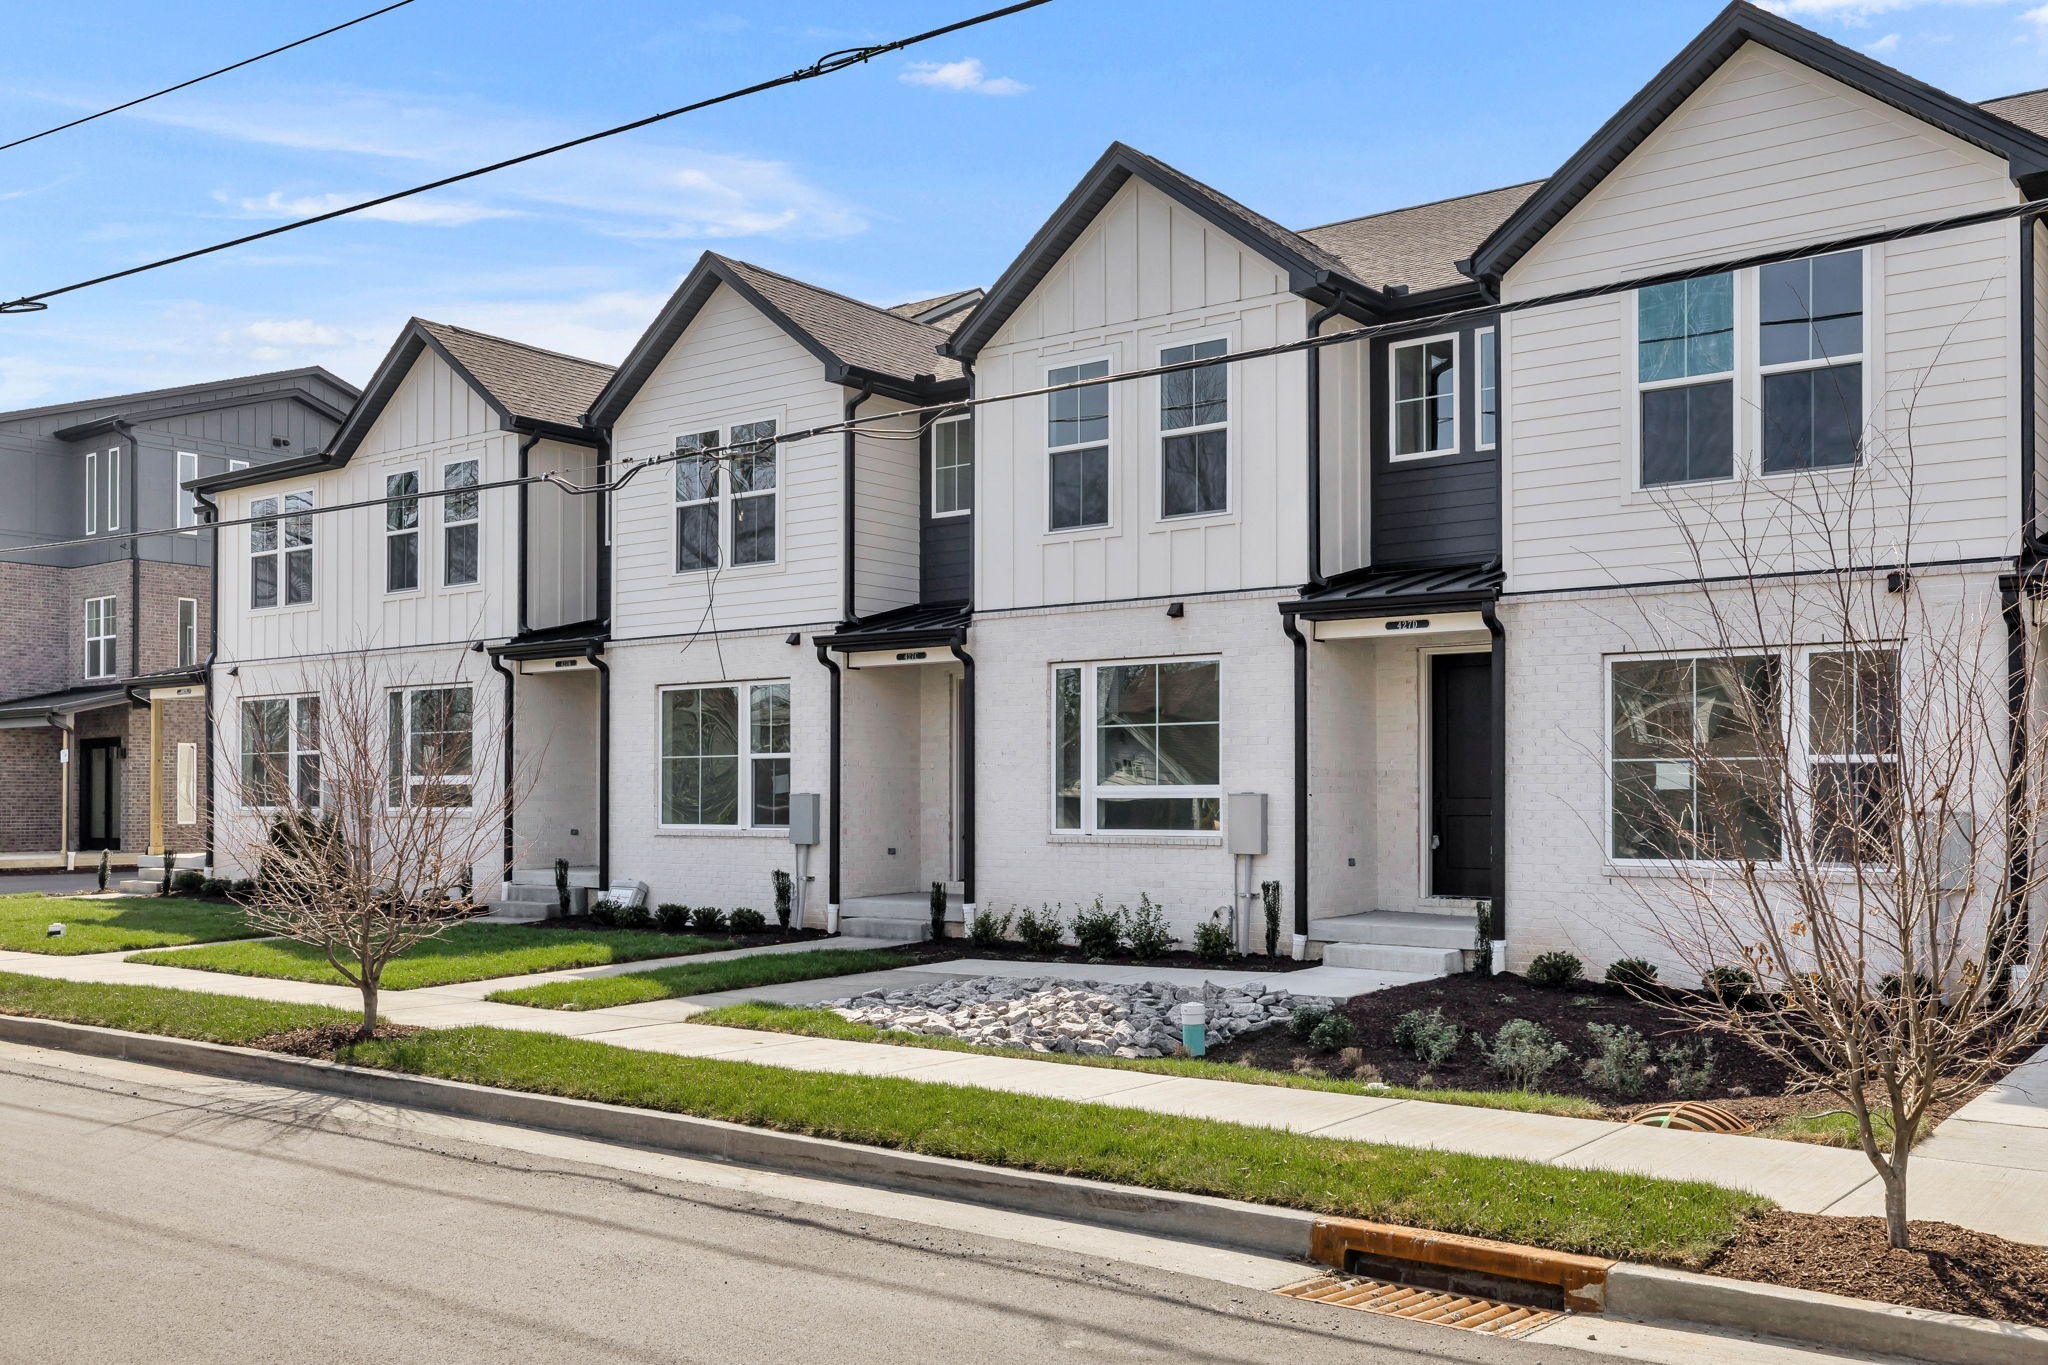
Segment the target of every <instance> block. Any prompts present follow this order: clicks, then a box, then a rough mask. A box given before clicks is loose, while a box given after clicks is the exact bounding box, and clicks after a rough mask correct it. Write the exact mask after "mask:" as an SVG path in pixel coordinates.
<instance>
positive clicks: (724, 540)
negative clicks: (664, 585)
mask: <svg viewBox="0 0 2048 1365" xmlns="http://www.w3.org/2000/svg"><path fill="white" fill-rule="evenodd" d="M754 422H773V423H774V424H775V434H776V436H777V437H778V438H779V437H781V436H783V435H785V434H786V433H787V432H788V431H789V422H788V418H787V414H786V412H785V411H784V410H783V409H781V408H771V409H766V410H760V411H756V412H754V413H753V414H752V415H749V416H739V417H728V418H720V419H716V420H712V419H706V420H704V421H688V422H678V423H675V424H674V430H675V435H673V436H671V437H670V438H669V444H668V452H667V453H669V454H671V455H673V454H674V453H675V450H676V444H675V443H676V442H677V441H678V440H680V439H682V438H683V437H684V436H694V435H699V434H703V433H707V432H710V431H713V430H716V431H717V432H718V439H719V442H720V445H719V449H720V450H721V451H722V452H723V453H722V454H721V455H720V456H719V457H718V496H717V497H715V498H710V499H703V498H700V499H696V500H694V501H692V502H688V503H685V502H683V501H681V500H680V499H678V498H677V497H676V480H675V473H674V471H673V470H671V471H670V472H669V475H668V502H667V504H666V506H667V511H668V576H669V577H670V578H672V579H698V580H703V579H709V578H711V577H712V576H714V575H715V576H717V577H720V578H723V577H726V576H727V575H730V574H748V573H772V572H776V571H778V570H780V569H782V568H783V567H784V564H783V561H784V558H785V555H786V553H787V549H786V545H785V542H784V536H785V535H786V534H787V532H788V527H789V515H788V513H789V500H788V496H787V495H788V493H789V452H790V450H791V448H792V446H793V445H794V443H793V442H788V441H784V442H782V443H781V444H779V445H777V446H776V447H775V488H774V490H773V491H772V492H771V493H767V494H760V493H748V494H743V495H741V496H744V497H749V498H753V497H773V498H774V499H775V500H776V503H775V557H774V558H773V559H763V560H757V561H756V562H754V563H752V564H735V563H733V544H732V540H733V537H732V516H733V505H734V503H735V502H736V501H737V499H736V498H735V497H734V495H733V491H732V469H731V467H730V461H731V457H732V449H731V447H732V431H733V428H734V427H740V426H747V425H749V424H751V423H754ZM606 497H607V500H609V497H610V495H609V494H607V495H606ZM707 501H708V502H709V503H711V504H712V505H713V506H715V507H716V508H717V509H718V516H717V522H718V563H716V564H714V565H713V566H712V567H710V568H708V569H679V568H677V567H676V562H677V561H678V560H679V559H680V558H681V557H682V549H683V543H682V523H681V520H680V519H679V518H678V517H677V516H676V509H677V508H679V507H700V506H703V505H704V504H705V503H706V502H707ZM607 505H609V501H608V502H607ZM606 531H607V540H606V543H607V544H610V543H611V542H610V539H609V531H610V522H609V519H607V521H606Z"/></svg>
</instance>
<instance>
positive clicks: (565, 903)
mask: <svg viewBox="0 0 2048 1365" xmlns="http://www.w3.org/2000/svg"><path fill="white" fill-rule="evenodd" d="M555 913H556V914H558V915H560V916H561V917H562V918H563V919H567V918H568V917H569V860H568V859H567V858H557V859H555Z"/></svg>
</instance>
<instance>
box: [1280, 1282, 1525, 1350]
mask: <svg viewBox="0 0 2048 1365" xmlns="http://www.w3.org/2000/svg"><path fill="white" fill-rule="evenodd" d="M1273 1292H1274V1293H1275V1294H1280V1295H1284V1296H1285V1297H1287V1298H1290V1299H1305V1300H1307V1301H1308V1302H1310V1303H1329V1304H1335V1305H1336V1306H1337V1307H1339V1308H1360V1309H1363V1310H1365V1311H1366V1312H1368V1313H1385V1314H1386V1315H1388V1316H1389V1317H1396V1318H1408V1319H1410V1320H1411V1321H1414V1322H1434V1323H1440V1324H1442V1325H1443V1326H1445V1327H1458V1328H1462V1329H1463V1330H1465V1331H1467V1332H1485V1333H1488V1334H1489V1335H1492V1336H1498V1337H1516V1336H1521V1335H1522V1334H1523V1333H1525V1332H1532V1331H1534V1330H1535V1329H1537V1328H1538V1327H1541V1326H1542V1325H1543V1324H1544V1323H1546V1322H1554V1321H1556V1320H1557V1319H1558V1318H1561V1317H1563V1316H1564V1315H1563V1314H1562V1313H1557V1312H1553V1311H1551V1310H1550V1309H1547V1308H1524V1307H1522V1306H1521V1305H1520V1304H1514V1303H1497V1302H1495V1301H1494V1300H1492V1299H1475V1298H1473V1297H1471V1296H1470V1295H1467V1294H1450V1293H1446V1292H1444V1291H1443V1290H1440V1289H1416V1288H1414V1287H1412V1286H1410V1285H1405V1284H1387V1283H1385V1282H1383V1281H1380V1280H1369V1279H1366V1278H1364V1277H1363V1276H1359V1275H1318V1276H1316V1277H1315V1278H1314V1279H1309V1280H1303V1281H1301V1282H1300V1283H1299V1284H1290V1285H1287V1286H1285V1287H1284V1288H1280V1289H1276V1290H1274V1291H1273Z"/></svg>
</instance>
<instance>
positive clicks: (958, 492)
mask: <svg viewBox="0 0 2048 1365" xmlns="http://www.w3.org/2000/svg"><path fill="white" fill-rule="evenodd" d="M973 510H974V419H973V418H972V417H970V416H968V415H967V414H966V413H964V412H963V413H957V414H955V415H953V416H951V417H941V418H940V419H939V420H938V421H937V422H936V423H935V424H934V425H933V426H932V515H933V516H934V517H956V516H960V515H961V514H963V513H966V512H972V511H973Z"/></svg>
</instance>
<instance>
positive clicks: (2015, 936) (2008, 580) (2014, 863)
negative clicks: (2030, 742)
mask: <svg viewBox="0 0 2048 1365" xmlns="http://www.w3.org/2000/svg"><path fill="white" fill-rule="evenodd" d="M2023 581H2024V580H2023V578H2022V576H2021V575H2020V574H2017V573H2009V574H2001V575H1999V578H1998V609H1999V615H2000V616H2002V617H2004V618H2005V701H2006V708H2007V712H2008V721H2007V727H2006V733H2007V743H2008V745H2009V749H2008V752H2007V757H2006V762H2007V765H2008V768H2009V772H2008V774H2007V777H2006V867H2005V905H2004V906H2003V908H2002V909H2001V910H2000V912H1999V924H1998V927H1997V928H1996V929H1995V930H1993V932H1992V942H1991V952H1992V954H1993V959H1992V963H1993V966H1992V975H1993V976H1994V977H1995V978H2002V977H2003V976H2004V975H2005V972H2006V969H2007V968H2010V967H2012V966H2015V965H2017V964H2018V963H2021V962H2025V961H2026V960H2027V958H2028V955H2029V949H2030V947H2031V941H2032V935H2031V933H2030V926H2029V925H2028V923H2027V918H2028V916H2027V880H2028V877H2029V876H2030V874H2031V871H2032V859H2031V857H2030V855H2029V851H2028V848H2027V837H2026V818H2025V816H2024V815H2023V814H2022V812H2024V811H2025V810H2026V808H2027V785H2028V773H2027V703H2028V697H2027V621H2026V611H2025V608H2024V606H2023V605H2022V599H2021V594H2020V589H2021V585H2022V583H2023Z"/></svg>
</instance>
